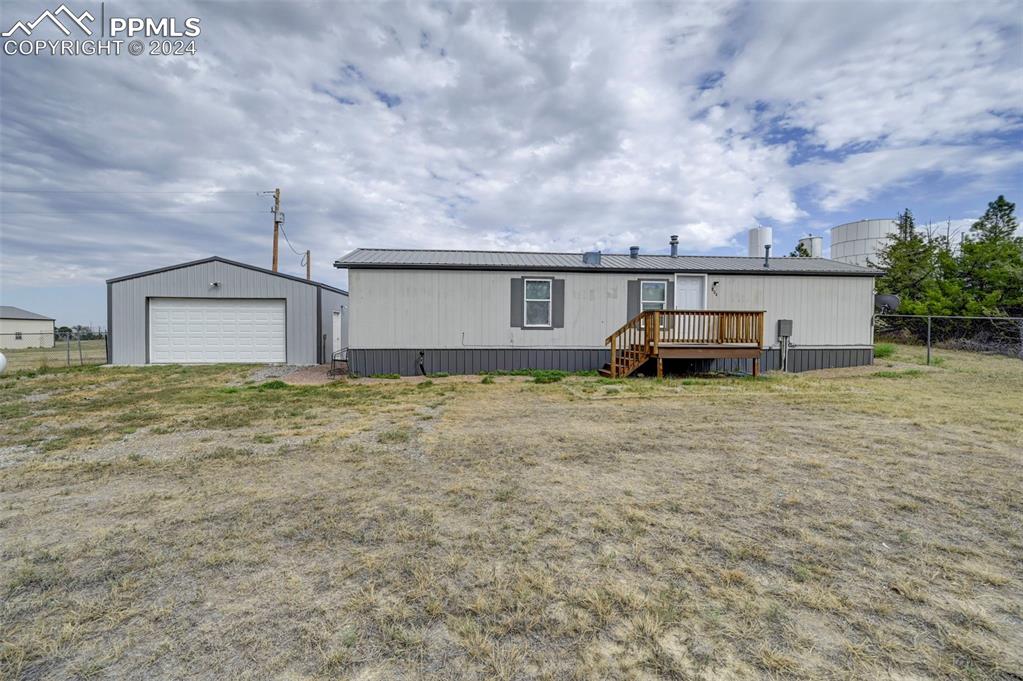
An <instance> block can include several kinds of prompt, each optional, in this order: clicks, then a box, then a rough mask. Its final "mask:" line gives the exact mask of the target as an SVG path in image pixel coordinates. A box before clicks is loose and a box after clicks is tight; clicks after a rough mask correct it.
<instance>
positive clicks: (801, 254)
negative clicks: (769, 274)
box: [789, 241, 810, 258]
mask: <svg viewBox="0 0 1023 681" xmlns="http://www.w3.org/2000/svg"><path fill="white" fill-rule="evenodd" d="M789 257H790V258H809V257H810V251H808V250H806V246H805V245H804V244H803V242H802V241H799V242H797V243H796V247H795V248H793V249H792V252H791V253H789Z"/></svg>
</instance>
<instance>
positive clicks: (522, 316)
mask: <svg viewBox="0 0 1023 681" xmlns="http://www.w3.org/2000/svg"><path fill="white" fill-rule="evenodd" d="M510 289H511V309H510V314H509V319H510V325H511V326H512V327H513V328H518V329H560V328H564V326H565V280H564V279H554V278H552V277H515V278H514V279H512V280H511V287H510Z"/></svg>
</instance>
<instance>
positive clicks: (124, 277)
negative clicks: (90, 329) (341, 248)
mask: <svg viewBox="0 0 1023 681" xmlns="http://www.w3.org/2000/svg"><path fill="white" fill-rule="evenodd" d="M208 262H221V263H224V264H225V265H234V266H235V267H242V268H245V269H247V270H252V271H253V272H260V273H262V274H269V275H272V276H275V277H283V278H284V279H291V280H292V281H298V282H301V283H303V284H309V285H310V286H316V287H318V288H322V289H326V290H328V291H333V292H334V293H341V294H344V295H346V296H347V295H348V291H344V290H342V289H339V288H334V287H333V286H329V285H327V284H324V283H323V282H319V281H310V280H307V279H304V278H302V277H296V276H295V275H293V274H284V273H283V272H274V271H273V270H268V269H264V268H262V267H256V266H255V265H249V264H248V263H244V262H238V261H237V260H228V259H227V258H221V257H220V256H219V255H214V256H210V257H209V258H203V259H201V260H190V261H188V262H179V263H178V264H177V265H168V266H167V267H158V268H157V269H155V270H146V271H145V272H135V273H134V274H125V275H122V276H120V277H114V278H113V279H107V283H108V284H116V283H117V282H119V281H127V280H128V279H137V278H139V277H148V276H149V275H150V274H159V273H161V272H169V271H171V270H179V269H181V268H183V267H192V266H194V265H202V264H205V263H208Z"/></svg>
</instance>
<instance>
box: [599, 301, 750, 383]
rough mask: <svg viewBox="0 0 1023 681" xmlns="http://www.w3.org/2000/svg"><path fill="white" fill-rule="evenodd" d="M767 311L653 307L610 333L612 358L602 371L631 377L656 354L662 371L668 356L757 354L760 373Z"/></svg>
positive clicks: (659, 372) (744, 356) (741, 356)
mask: <svg viewBox="0 0 1023 681" xmlns="http://www.w3.org/2000/svg"><path fill="white" fill-rule="evenodd" d="M763 341H764V313H763V311H746V310H727V311H710V310H647V311H645V312H641V313H640V314H638V315H636V316H635V317H633V318H632V319H630V320H629V321H628V322H627V323H626V324H625V325H624V326H622V327H621V328H620V329H618V330H617V331H615V332H614V333H613V334H611V335H610V336H608V337H607V340H606V341H605V342H606V343H607V344H608V345H609V346H610V347H611V361H610V363H609V364H608V366H607V367H606V369H605V371H604V372H602V373H604V374H605V375H607V376H610V377H612V378H618V377H623V376H628V375H630V374H632V373H633V372H634V371H636V370H637V369H639V367H641V366H643V365H644V364H646V362H648V361H650V360H651V359H653V360H656V361H657V376H658V377H661V376H663V375H664V360H665V359H726V358H734V359H752V360H753V375H754V376H757V375H759V374H760V349H761V348H762V347H763V344H764V343H763Z"/></svg>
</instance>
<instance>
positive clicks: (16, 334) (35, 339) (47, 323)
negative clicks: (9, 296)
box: [0, 305, 53, 350]
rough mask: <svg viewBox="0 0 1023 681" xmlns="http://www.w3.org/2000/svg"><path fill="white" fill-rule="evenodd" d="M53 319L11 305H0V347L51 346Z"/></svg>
mask: <svg viewBox="0 0 1023 681" xmlns="http://www.w3.org/2000/svg"><path fill="white" fill-rule="evenodd" d="M52 347H53V319H51V318H50V317H46V316H45V315H41V314H36V313H35V312H29V311H28V310H23V309H21V308H20V307H13V306H11V305H0V348H3V349H5V350H14V349H17V348H52Z"/></svg>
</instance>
